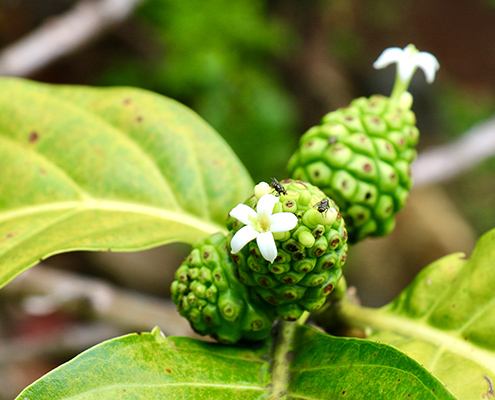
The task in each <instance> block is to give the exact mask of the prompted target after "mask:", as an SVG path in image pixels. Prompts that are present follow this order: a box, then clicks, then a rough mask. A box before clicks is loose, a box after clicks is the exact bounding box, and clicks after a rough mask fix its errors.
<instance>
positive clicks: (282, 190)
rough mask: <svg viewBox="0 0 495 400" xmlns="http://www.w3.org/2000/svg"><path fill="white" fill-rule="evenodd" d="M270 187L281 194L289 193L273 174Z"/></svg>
mask: <svg viewBox="0 0 495 400" xmlns="http://www.w3.org/2000/svg"><path fill="white" fill-rule="evenodd" d="M270 187H271V188H272V189H273V190H275V191H276V192H277V193H278V195H279V196H281V195H283V194H287V190H285V188H284V187H283V186H282V184H281V183H280V182H279V181H278V180H277V178H274V177H273V176H272V181H271V182H270Z"/></svg>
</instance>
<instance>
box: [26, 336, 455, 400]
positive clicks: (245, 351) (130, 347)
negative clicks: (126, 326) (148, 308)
mask: <svg viewBox="0 0 495 400" xmlns="http://www.w3.org/2000/svg"><path fill="white" fill-rule="evenodd" d="M278 345H279V344H278V343H277V342H276V341H275V343H274V346H272V343H271V341H267V342H265V343H260V344H257V345H252V346H253V347H251V348H241V347H228V346H222V345H219V344H216V343H206V342H201V341H198V340H194V339H188V338H181V337H171V338H169V339H165V338H163V337H162V336H161V334H160V331H159V330H158V329H156V328H155V330H154V331H153V332H152V333H150V334H149V333H143V334H132V335H128V336H124V337H121V338H117V339H113V340H110V341H107V342H104V343H102V344H99V345H97V346H95V347H93V348H92V349H90V350H87V351H86V352H84V353H82V354H80V355H79V356H77V357H76V358H74V359H73V360H72V361H69V362H68V363H66V364H64V365H62V366H60V367H59V368H57V369H55V370H53V371H52V372H50V373H48V374H47V375H45V376H44V377H42V378H41V379H40V380H38V381H37V382H35V383H33V384H32V385H31V386H29V387H28V388H26V389H25V390H24V391H23V392H22V393H21V394H19V396H18V397H17V399H18V400H34V399H36V400H43V399H47V400H48V399H49V400H65V399H69V398H71V399H74V398H77V399H80V400H90V399H98V400H105V399H111V400H119V399H128V398H132V399H136V400H137V399H217V400H221V399H228V400H232V399H243V400H249V399H268V398H272V399H274V398H281V397H279V395H280V393H279V392H277V393H273V392H272V388H277V389H280V385H279V382H274V381H273V379H272V376H271V368H272V362H273V358H272V357H273V351H275V350H276V348H277V346H278ZM273 347H275V349H273ZM290 350H292V351H290V352H287V353H286V354H283V355H282V356H283V357H282V358H283V359H284V360H291V361H290V363H287V362H286V363H285V365H284V366H283V367H284V368H286V369H288V373H289V376H290V380H289V384H288V385H285V386H283V387H282V392H283V393H287V394H288V396H287V398H290V399H315V400H316V399H322V400H323V399H334V398H337V397H338V398H348V399H353V400H360V399H367V400H368V399H375V400H381V399H383V400H385V399H403V398H410V399H421V400H428V399H453V397H452V395H451V394H450V393H449V392H448V391H447V390H446V389H445V388H444V387H443V386H442V384H441V383H440V382H439V381H438V380H436V379H435V378H434V377H432V376H431V375H430V374H429V373H428V372H426V371H425V370H424V369H423V368H422V367H421V366H420V365H419V364H418V363H417V362H415V361H414V360H412V359H410V358H409V357H407V356H406V355H404V354H403V353H401V352H399V351H398V350H396V349H394V348H392V347H390V346H387V345H384V344H379V343H374V342H371V341H366V340H361V339H351V338H336V337H331V336H328V335H326V334H323V333H321V332H318V331H316V330H315V329H312V328H308V327H299V328H298V329H297V332H296V336H295V340H294V341H293V342H292V346H291V347H290ZM289 356H290V357H289ZM277 376H278V375H277ZM283 393H282V394H283ZM271 396H273V397H271Z"/></svg>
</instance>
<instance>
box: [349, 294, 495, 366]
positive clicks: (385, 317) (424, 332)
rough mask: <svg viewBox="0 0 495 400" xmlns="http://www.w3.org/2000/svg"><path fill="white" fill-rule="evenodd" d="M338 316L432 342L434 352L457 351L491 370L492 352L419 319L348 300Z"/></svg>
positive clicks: (493, 361) (355, 322)
mask: <svg viewBox="0 0 495 400" xmlns="http://www.w3.org/2000/svg"><path fill="white" fill-rule="evenodd" d="M342 315H343V316H344V317H345V318H346V319H347V320H348V321H349V322H350V323H352V325H355V326H358V327H361V328H364V329H366V328H371V329H372V330H373V331H389V332H393V333H397V334H399V335H402V336H404V337H407V338H412V339H417V340H422V341H424V342H427V343H431V344H434V345H435V346H436V347H437V349H438V351H448V352H451V353H455V354H458V355H460V356H462V357H463V358H466V359H468V360H470V361H472V362H474V363H475V364H478V365H482V366H484V367H486V368H488V369H490V370H495V355H494V354H492V353H490V352H489V351H487V350H484V349H482V348H480V347H478V346H476V345H474V344H473V343H471V342H468V341H466V340H463V339H462V338H461V337H459V336H457V334H456V335H453V334H452V333H449V332H456V333H457V332H458V331H443V330H441V329H438V328H435V327H433V326H431V325H428V324H426V323H424V321H423V320H422V319H421V320H413V319H411V318H406V317H402V316H399V315H396V314H395V315H393V314H390V313H387V312H384V311H382V310H380V309H373V308H368V307H360V306H357V305H354V304H351V303H349V302H345V303H344V304H342Z"/></svg>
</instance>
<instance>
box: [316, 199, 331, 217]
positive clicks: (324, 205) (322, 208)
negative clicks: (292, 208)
mask: <svg viewBox="0 0 495 400" xmlns="http://www.w3.org/2000/svg"><path fill="white" fill-rule="evenodd" d="M313 207H314V208H316V209H317V210H318V211H319V212H320V213H322V214H325V215H326V213H327V211H328V209H329V208H330V200H328V199H327V198H326V197H325V198H324V199H321V201H319V202H318V203H316V204H315V205H314V206H313Z"/></svg>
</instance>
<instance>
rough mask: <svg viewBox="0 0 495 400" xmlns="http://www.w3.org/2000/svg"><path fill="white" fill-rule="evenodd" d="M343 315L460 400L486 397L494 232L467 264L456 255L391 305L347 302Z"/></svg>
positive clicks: (494, 321) (492, 341) (494, 360)
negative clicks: (412, 361) (373, 306)
mask: <svg viewBox="0 0 495 400" xmlns="http://www.w3.org/2000/svg"><path fill="white" fill-rule="evenodd" d="M342 313H343V315H344V316H345V318H346V319H347V321H348V322H350V323H351V324H354V325H356V324H357V325H359V326H361V327H365V328H371V329H372V330H373V331H374V333H373V334H372V335H371V336H370V337H369V338H370V339H373V340H378V341H380V342H384V343H388V344H391V345H393V346H395V347H397V348H399V349H401V350H402V351H404V352H405V353H407V354H408V355H409V356H411V357H412V358H414V359H415V360H418V361H419V362H420V363H421V364H422V365H423V366H424V367H425V368H426V369H428V370H429V371H431V372H432V373H433V374H434V375H436V376H437V377H438V378H439V379H440V380H441V381H443V382H444V383H445V384H446V385H447V387H448V388H449V389H450V390H451V391H452V393H454V394H455V395H456V396H457V397H458V398H459V399H462V400H470V399H473V400H474V399H480V398H481V396H482V395H483V394H485V395H486V396H488V393H487V392H488V390H489V389H490V386H489V385H490V384H491V382H495V230H492V231H490V232H488V233H487V234H485V235H484V236H483V237H482V238H481V239H480V240H479V242H478V245H477V247H476V249H475V251H474V253H473V255H472V256H471V258H469V259H468V260H465V259H463V255H462V254H452V255H449V256H446V257H444V258H442V259H440V260H438V261H436V262H435V263H433V264H431V265H430V266H428V267H427V268H425V269H424V270H423V271H422V272H421V273H420V274H419V275H418V276H417V278H416V279H415V280H414V282H413V283H412V284H411V285H410V286H409V287H408V288H407V289H406V290H404V292H403V293H402V294H401V295H400V296H399V297H398V298H397V299H396V300H395V301H394V302H392V303H391V304H389V305H388V306H386V307H384V308H382V309H380V310H373V309H368V308H361V307H357V306H354V305H352V304H349V303H345V304H343V307H342ZM489 382H490V383H489ZM491 395H494V396H495V393H491V394H490V397H491Z"/></svg>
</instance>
